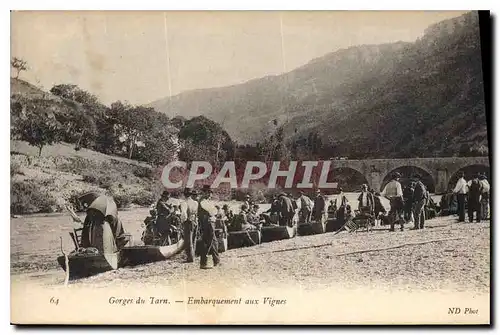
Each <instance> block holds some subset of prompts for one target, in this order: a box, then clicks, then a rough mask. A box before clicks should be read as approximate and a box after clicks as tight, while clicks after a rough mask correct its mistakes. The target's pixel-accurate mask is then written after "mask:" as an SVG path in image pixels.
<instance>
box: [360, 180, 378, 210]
mask: <svg viewBox="0 0 500 335" xmlns="http://www.w3.org/2000/svg"><path fill="white" fill-rule="evenodd" d="M358 209H359V210H360V212H361V213H362V214H369V215H373V213H374V211H375V204H374V200H373V195H372V194H371V193H370V192H369V191H368V185H366V184H363V185H362V186H361V193H360V195H359V197H358Z"/></svg>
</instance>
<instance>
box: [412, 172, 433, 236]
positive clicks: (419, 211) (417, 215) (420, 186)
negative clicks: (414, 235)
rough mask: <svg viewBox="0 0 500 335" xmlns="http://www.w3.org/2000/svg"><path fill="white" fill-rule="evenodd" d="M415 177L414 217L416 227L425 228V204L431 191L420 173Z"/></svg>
mask: <svg viewBox="0 0 500 335" xmlns="http://www.w3.org/2000/svg"><path fill="white" fill-rule="evenodd" d="M413 179H414V180H415V186H414V190H413V206H412V209H413V218H414V220H415V227H414V229H424V224H425V204H426V203H427V199H428V196H429V193H428V192H427V189H426V187H425V185H424V183H422V180H421V179H422V178H421V177H420V175H418V174H416V175H415V176H414V177H413Z"/></svg>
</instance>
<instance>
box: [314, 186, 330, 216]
mask: <svg viewBox="0 0 500 335" xmlns="http://www.w3.org/2000/svg"><path fill="white" fill-rule="evenodd" d="M326 211H327V208H326V199H325V197H324V196H323V194H321V191H320V190H319V189H318V190H317V191H316V199H314V207H313V210H312V217H313V220H315V221H320V220H321V217H322V216H323V215H325V214H326Z"/></svg>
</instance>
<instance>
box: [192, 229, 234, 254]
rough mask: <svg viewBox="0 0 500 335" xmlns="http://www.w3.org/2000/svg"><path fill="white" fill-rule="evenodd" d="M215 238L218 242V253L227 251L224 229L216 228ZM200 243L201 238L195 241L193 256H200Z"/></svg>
mask: <svg viewBox="0 0 500 335" xmlns="http://www.w3.org/2000/svg"><path fill="white" fill-rule="evenodd" d="M215 236H216V237H217V242H218V246H219V248H218V251H219V252H224V251H227V250H228V242H227V233H226V232H225V231H224V229H222V228H220V229H218V228H216V229H215ZM201 243H202V241H201V238H199V239H198V240H196V246H195V255H196V256H199V255H200V250H202V249H203V247H202V245H201Z"/></svg>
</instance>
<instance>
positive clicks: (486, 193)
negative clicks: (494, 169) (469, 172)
mask: <svg viewBox="0 0 500 335" xmlns="http://www.w3.org/2000/svg"><path fill="white" fill-rule="evenodd" d="M479 181H480V182H481V187H482V190H483V191H482V193H481V217H482V219H483V220H487V219H488V215H489V212H490V208H489V207H490V183H489V182H488V179H486V175H485V174H484V173H483V174H481V176H480V177H479Z"/></svg>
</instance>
